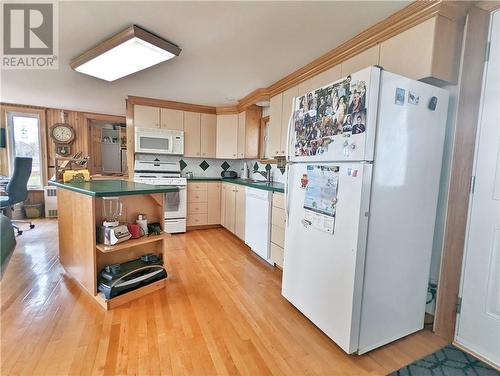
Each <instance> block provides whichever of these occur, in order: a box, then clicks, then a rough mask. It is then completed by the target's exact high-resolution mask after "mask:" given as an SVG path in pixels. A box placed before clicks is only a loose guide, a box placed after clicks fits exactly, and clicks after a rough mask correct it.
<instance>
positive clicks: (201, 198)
mask: <svg viewBox="0 0 500 376" xmlns="http://www.w3.org/2000/svg"><path fill="white" fill-rule="evenodd" d="M187 202H188V206H189V204H192V203H194V202H208V192H207V191H188V193H187Z"/></svg>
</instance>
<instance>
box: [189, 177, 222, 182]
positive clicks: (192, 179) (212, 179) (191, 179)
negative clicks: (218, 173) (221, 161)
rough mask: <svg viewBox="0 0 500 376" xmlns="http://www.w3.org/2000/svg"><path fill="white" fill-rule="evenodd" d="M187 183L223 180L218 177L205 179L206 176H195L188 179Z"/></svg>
mask: <svg viewBox="0 0 500 376" xmlns="http://www.w3.org/2000/svg"><path fill="white" fill-rule="evenodd" d="M186 179H187V181H221V180H222V178H218V177H210V176H208V177H204V176H193V177H192V178H186Z"/></svg>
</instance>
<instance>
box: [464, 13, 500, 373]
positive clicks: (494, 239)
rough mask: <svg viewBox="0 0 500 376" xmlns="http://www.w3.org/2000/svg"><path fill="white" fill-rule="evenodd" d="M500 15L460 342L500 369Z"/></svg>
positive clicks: (487, 87) (485, 100) (480, 145)
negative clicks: (499, 109)
mask: <svg viewBox="0 0 500 376" xmlns="http://www.w3.org/2000/svg"><path fill="white" fill-rule="evenodd" d="M499 98H500V12H499V11H497V12H496V13H495V14H494V16H493V22H492V30H491V51H490V58H489V62H488V63H487V68H486V79H485V82H484V91H483V95H482V114H481V118H480V124H479V133H478V142H477V145H476V158H475V167H474V168H475V187H474V193H473V195H472V196H471V209H470V214H469V225H468V237H467V241H466V247H465V255H464V266H463V273H462V292H461V294H462V307H461V313H460V314H459V316H458V326H457V333H456V342H457V343H459V344H461V345H463V346H464V347H466V348H467V349H469V350H470V351H472V352H474V353H476V354H478V355H480V356H482V357H484V358H486V359H488V360H489V361H491V362H493V363H495V364H496V365H498V366H500V113H499V111H498V103H499V102H498V101H499Z"/></svg>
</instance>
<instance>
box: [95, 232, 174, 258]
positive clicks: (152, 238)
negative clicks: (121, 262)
mask: <svg viewBox="0 0 500 376" xmlns="http://www.w3.org/2000/svg"><path fill="white" fill-rule="evenodd" d="M167 236H170V234H168V233H166V232H164V233H162V234H160V235H149V236H142V237H140V238H138V239H130V240H127V241H124V242H122V243H118V244H115V245H104V244H97V245H96V248H97V249H98V250H99V251H101V252H102V253H109V252H115V251H119V250H121V249H125V248H131V247H135V246H138V245H141V244H147V243H152V242H158V241H160V240H163V239H165V238H166V237H167Z"/></svg>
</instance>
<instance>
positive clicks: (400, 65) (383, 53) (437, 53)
mask: <svg viewBox="0 0 500 376" xmlns="http://www.w3.org/2000/svg"><path fill="white" fill-rule="evenodd" d="M461 38H462V32H461V26H460V24H459V23H457V22H455V21H452V20H450V19H448V18H446V17H443V16H435V17H433V18H431V19H429V20H427V21H424V22H422V23H421V24H418V25H416V26H414V27H412V28H411V29H408V30H406V31H404V32H402V33H401V34H398V35H396V36H394V37H392V38H390V39H388V40H386V41H384V42H382V43H381V44H380V65H381V66H382V67H384V69H385V70H387V71H389V72H393V73H397V74H400V75H402V76H405V77H409V78H412V79H415V80H427V81H432V80H433V79H437V80H440V81H444V82H449V83H456V82H457V76H458V62H459V57H460V41H461Z"/></svg>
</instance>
